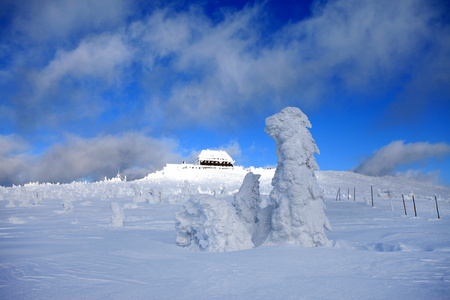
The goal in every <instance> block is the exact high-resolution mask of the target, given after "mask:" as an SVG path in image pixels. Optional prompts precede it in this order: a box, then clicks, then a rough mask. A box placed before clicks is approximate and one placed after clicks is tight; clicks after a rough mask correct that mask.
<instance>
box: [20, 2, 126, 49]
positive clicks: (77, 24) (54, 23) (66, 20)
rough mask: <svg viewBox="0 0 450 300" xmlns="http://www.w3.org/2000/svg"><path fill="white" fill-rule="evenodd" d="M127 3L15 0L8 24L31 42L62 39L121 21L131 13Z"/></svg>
mask: <svg viewBox="0 0 450 300" xmlns="http://www.w3.org/2000/svg"><path fill="white" fill-rule="evenodd" d="M131 3H132V2H131V1H124V0H77V1H72V0H56V1H55V0H41V1H33V0H29V1H15V3H14V6H15V17H14V20H13V23H12V27H13V28H14V32H15V33H18V34H19V36H21V37H22V36H25V37H26V38H27V39H28V40H32V41H33V42H42V41H47V42H49V41H51V40H52V39H54V38H58V39H63V40H66V39H70V38H73V37H74V36H75V35H78V34H86V33H88V32H91V31H92V30H101V31H103V30H105V29H113V28H115V27H117V26H118V25H121V24H123V22H124V20H125V18H126V17H127V16H128V15H129V14H131V13H132V5H131ZM22 41H24V40H22Z"/></svg>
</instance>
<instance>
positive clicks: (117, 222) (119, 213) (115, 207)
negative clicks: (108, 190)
mask: <svg viewBox="0 0 450 300" xmlns="http://www.w3.org/2000/svg"><path fill="white" fill-rule="evenodd" d="M111 209H112V215H111V226H112V227H122V226H123V220H124V216H123V210H122V208H121V207H120V205H119V203H117V202H111Z"/></svg>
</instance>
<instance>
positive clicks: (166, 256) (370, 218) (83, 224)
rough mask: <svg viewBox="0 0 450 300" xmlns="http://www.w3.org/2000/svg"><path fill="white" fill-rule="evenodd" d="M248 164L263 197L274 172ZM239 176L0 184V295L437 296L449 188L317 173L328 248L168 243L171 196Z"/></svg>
mask: <svg viewBox="0 0 450 300" xmlns="http://www.w3.org/2000/svg"><path fill="white" fill-rule="evenodd" d="M252 171H253V172H254V173H256V174H261V178H260V192H261V197H262V201H263V202H266V203H267V201H268V200H269V193H270V191H271V188H272V187H271V184H270V182H271V179H272V177H273V173H274V170H262V169H252ZM246 173H247V172H246V171H244V170H243V169H237V170H186V171H183V172H172V173H171V172H163V171H160V172H157V173H154V174H150V175H149V176H147V177H146V178H145V179H142V180H139V181H134V182H124V181H121V180H120V179H118V178H116V179H112V180H105V181H103V182H96V183H79V182H74V183H71V184H64V185H52V184H37V183H36V184H28V185H25V186H20V187H11V188H2V187H0V245H1V246H0V298H1V299H449V297H450V231H449V230H450V221H449V220H450V189H449V188H447V187H442V186H435V185H429V184H426V183H423V182H417V181H413V180H411V179H406V178H402V177H368V176H363V175H358V174H354V173H351V172H333V171H326V172H323V171H317V172H316V177H317V180H318V183H319V185H320V188H322V189H323V191H324V195H325V204H326V207H327V210H326V215H327V217H328V220H329V222H330V224H331V226H332V228H333V231H328V232H326V234H327V237H328V239H329V240H330V242H331V246H330V247H301V246H298V245H275V246H264V245H263V246H260V247H258V248H252V249H248V250H243V251H233V252H215V253H211V252H201V251H193V250H189V249H187V248H183V247H179V246H177V245H176V231H175V217H174V216H175V213H176V212H177V211H179V210H180V209H181V207H182V205H183V203H184V202H185V201H187V200H188V199H189V198H191V197H192V196H195V195H197V194H207V195H210V196H214V197H216V198H219V199H224V200H227V201H229V202H230V203H231V202H232V201H233V198H234V197H233V195H234V194H235V193H236V192H237V191H238V190H239V187H240V186H241V184H242V181H243V179H244V177H245V175H246ZM371 186H373V195H374V201H373V202H374V207H372V201H371V189H370V187H371ZM354 188H355V195H356V198H354V197H353V195H354V194H353V191H354ZM339 189H340V196H339V195H338V193H337V192H338V190H339ZM402 194H403V195H404V198H405V205H406V210H407V215H406V216H405V214H404V207H403V202H402ZM412 195H414V198H415V206H416V213H417V217H415V215H414V207H413V203H412V197H411V196H412ZM435 195H436V196H437V202H438V205H439V213H440V219H438V218H437V212H436V205H435V199H434V196H435ZM202 197H203V196H202Z"/></svg>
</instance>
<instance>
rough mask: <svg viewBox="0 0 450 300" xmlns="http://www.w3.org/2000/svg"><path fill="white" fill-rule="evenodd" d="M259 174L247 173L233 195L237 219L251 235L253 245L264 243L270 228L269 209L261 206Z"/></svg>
mask: <svg viewBox="0 0 450 300" xmlns="http://www.w3.org/2000/svg"><path fill="white" fill-rule="evenodd" d="M260 177H261V175H255V174H253V173H252V172H250V173H248V174H247V175H246V176H245V178H244V181H243V183H242V186H241V187H240V189H239V191H238V192H237V193H236V194H235V195H234V203H233V205H234V207H235V208H236V212H237V214H238V217H239V219H240V220H241V222H242V223H243V224H244V226H245V227H246V228H247V230H248V232H249V233H250V235H251V236H252V242H253V244H254V245H255V247H257V246H259V245H261V244H262V243H264V241H265V240H266V238H267V235H268V233H269V229H270V218H269V216H270V209H271V207H269V208H267V209H263V208H261V195H260V192H259V178H260Z"/></svg>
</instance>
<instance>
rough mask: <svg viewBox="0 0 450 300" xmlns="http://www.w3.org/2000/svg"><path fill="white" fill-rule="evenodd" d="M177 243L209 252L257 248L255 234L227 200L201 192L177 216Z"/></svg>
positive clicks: (186, 203) (185, 204)
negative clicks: (253, 235)
mask: <svg viewBox="0 0 450 300" xmlns="http://www.w3.org/2000/svg"><path fill="white" fill-rule="evenodd" d="M175 221H176V225H175V227H176V230H177V244H178V245H179V246H182V247H189V248H191V249H198V250H201V251H208V252H223V251H236V250H243V249H250V248H253V246H254V245H253V243H252V237H251V235H250V233H249V232H248V231H247V229H246V228H245V226H244V224H243V223H242V222H241V220H240V219H239V217H238V215H237V214H236V210H235V208H234V207H233V205H231V204H230V203H228V202H227V201H225V200H221V199H217V198H214V197H211V196H209V195H197V196H193V197H191V198H190V199H189V200H188V201H187V202H185V203H184V205H183V207H182V208H181V210H180V211H178V212H177V213H176V215H175Z"/></svg>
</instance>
